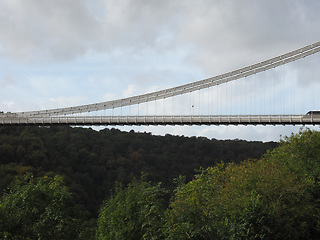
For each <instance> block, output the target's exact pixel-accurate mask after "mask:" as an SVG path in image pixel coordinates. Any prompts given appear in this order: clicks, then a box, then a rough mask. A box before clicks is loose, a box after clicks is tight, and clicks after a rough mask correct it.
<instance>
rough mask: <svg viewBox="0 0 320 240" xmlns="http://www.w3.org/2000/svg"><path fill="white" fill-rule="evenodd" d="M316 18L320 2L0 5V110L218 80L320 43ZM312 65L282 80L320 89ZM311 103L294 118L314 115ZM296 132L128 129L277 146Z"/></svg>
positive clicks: (59, 0) (46, 1) (116, 0)
mask: <svg viewBox="0 0 320 240" xmlns="http://www.w3.org/2000/svg"><path fill="white" fill-rule="evenodd" d="M319 12H320V1H319V0H281V1H279V0H261V1H256V0H241V1H240V0H197V1H195V0H183V1H182V0H180V1H178V0H161V1H156V0H148V1H147V0H55V1H52V0H41V1H39V0H0V110H1V111H11V112H14V111H28V110H37V109H49V108H56V107H67V106H73V105H80V104H88V103H95V102H101V101H106V100H113V99H117V98H122V97H128V96H131V95H136V94H141V93H146V92H150V91H154V90H160V89H164V88H168V87H174V86H178V85H181V84H185V83H189V82H192V81H196V80H201V79H204V78H208V77H212V76H214V75H217V74H222V73H224V72H227V71H231V70H235V69H237V68H240V67H244V66H247V65H250V64H254V63H256V62H259V61H263V60H265V59H268V58H271V57H274V56H277V55H280V54H283V53H286V52H288V51H291V50H295V49H297V48H300V47H303V46H305V45H308V44H311V43H314V42H317V41H319V40H320V39H319V36H320V14H319ZM317 55H319V54H317ZM319 60H320V57H319V56H316V57H314V58H313V59H312V61H309V62H308V61H306V62H302V63H297V64H292V65H291V67H289V68H286V69H285V70H282V72H281V73H280V75H282V78H286V77H288V76H289V77H290V76H291V78H294V79H296V82H295V84H296V85H297V86H300V87H301V88H303V89H306V90H304V91H309V90H310V89H320V85H319V81H320V80H319V76H320V74H318V73H319V69H317V68H316V67H315V64H313V65H312V64H310V62H313V63H314V62H316V61H318V62H319ZM310 65H311V66H310ZM288 69H289V70H288ZM292 76H294V77H292ZM264 78H265V79H267V77H266V76H265V75H264ZM274 81H278V80H274ZM291 84H292V83H291ZM282 85H283V87H284V88H286V87H287V88H288V85H287V84H286V83H283V84H282ZM260 86H261V83H260ZM295 91H297V90H295ZM260 95H261V94H260ZM279 95H283V93H281V94H279ZM318 100H319V101H320V99H319V98H317V97H314V96H313V105H312V106H305V108H302V110H301V111H302V112H301V113H304V112H305V111H306V110H312V109H310V108H316V109H320V106H319V104H317V102H319V101H318ZM291 104H292V105H293V103H291ZM305 105H307V103H305ZM283 108H285V107H283ZM299 127H300V126H296V127H291V126H279V127H273V126H270V127H265V126H255V127H254V126H247V127H246V126H228V127H226V126H206V127H198V126H185V127H167V126H164V127H135V128H134V129H135V130H137V131H147V132H152V133H153V134H166V133H169V134H174V135H185V136H204V137H208V138H217V139H235V138H239V139H247V140H259V141H270V140H274V141H278V140H279V139H280V135H288V134H290V133H291V132H293V131H294V132H297V131H298V130H299ZM131 128H132V127H125V128H121V129H125V130H130V129H131ZM318 129H319V127H318Z"/></svg>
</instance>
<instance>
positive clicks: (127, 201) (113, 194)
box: [0, 126, 320, 239]
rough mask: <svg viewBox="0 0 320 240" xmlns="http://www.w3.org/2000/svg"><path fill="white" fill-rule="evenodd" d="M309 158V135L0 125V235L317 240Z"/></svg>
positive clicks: (317, 146) (312, 154)
mask: <svg viewBox="0 0 320 240" xmlns="http://www.w3.org/2000/svg"><path fill="white" fill-rule="evenodd" d="M273 149H274V150H273ZM319 151H320V136H319V132H314V131H310V130H306V131H304V132H301V133H299V134H297V135H293V136H291V137H288V138H286V139H284V140H282V141H281V143H280V145H279V143H274V142H270V143H261V142H247V141H241V140H233V141H231V140H228V141H218V140H215V139H212V140H209V139H206V138H196V137H191V138H189V137H183V136H171V135H166V136H153V135H151V134H150V133H135V132H133V131H131V132H129V133H127V132H121V131H119V130H116V129H111V130H109V129H104V130H101V131H95V130H92V129H89V128H72V127H68V126H62V127H61V126H59V127H58V126H55V127H36V126H34V127H18V126H7V127H1V128H0V161H1V162H0V164H1V165H0V188H1V189H2V194H1V195H0V237H1V238H4V239H96V238H97V239H188V238H190V239H318V238H319V236H320V234H319V230H320V223H319V209H320V208H319V207H320V205H319V204H320V203H319V202H320V201H319V200H320V195H319V190H320V189H319V186H318V179H319V172H320V171H319V170H320V152H319ZM305 237H307V238H305Z"/></svg>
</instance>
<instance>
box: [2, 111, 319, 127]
mask: <svg viewBox="0 0 320 240" xmlns="http://www.w3.org/2000/svg"><path fill="white" fill-rule="evenodd" d="M56 124H68V125H79V126H84V125H102V126H103V125H104V126H116V125H320V114H318V115H313V116H310V115H229V116H228V115H193V116H184V115H176V116H74V115H69V116H50V117H48V116H36V117H19V116H9V117H8V116H6V117H5V116H3V117H0V125H56Z"/></svg>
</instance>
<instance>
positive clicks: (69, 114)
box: [0, 42, 320, 126]
mask: <svg viewBox="0 0 320 240" xmlns="http://www.w3.org/2000/svg"><path fill="white" fill-rule="evenodd" d="M319 51H320V42H316V43H313V44H311V45H308V46H305V47H302V48H300V49H297V50H294V51H291V52H288V53H285V54H282V55H279V56H277V57H274V58H271V59H268V60H265V61H262V62H259V63H256V64H253V65H250V66H246V67H243V68H240V69H237V70H234V71H230V72H227V73H225V74H221V75H217V76H214V77H211V78H207V79H203V80H200V81H196V82H192V83H188V84H184V85H181V86H177V87H172V88H168V89H164V90H160V91H155V92H151V93H146V94H141V95H136V96H132V97H127V98H121V99H116V100H111V101H105V102H100V103H94V104H87V105H79V106H72V107H63V108H55V109H45V110H37V111H25V112H0V124H1V125H51V124H69V125H105V126H107V125H239V124H242V125H248V124H252V125H296V124H297V125H300V124H301V125H309V124H311V125H319V124H320V111H319V108H320V107H319V102H320V99H319V96H318V95H320V94H319V88H318V91H317V90H316V89H317V88H316V86H313V87H311V88H309V90H307V92H306V93H303V91H302V90H300V89H296V85H297V84H296V82H297V76H296V71H295V68H294V67H292V64H294V63H296V62H300V61H305V59H308V58H311V57H312V56H314V55H316V53H318V52H319ZM281 68H282V70H281ZM279 69H280V70H279ZM279 75H280V76H279ZM309 77H310V74H309ZM281 78H283V79H284V80H281ZM312 78H313V82H312V84H319V81H317V80H315V79H316V76H312ZM300 88H303V87H302V86H300ZM280 89H281V91H282V92H281V91H280ZM310 89H311V92H310ZM298 105H299V106H298Z"/></svg>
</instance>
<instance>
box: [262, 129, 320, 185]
mask: <svg viewBox="0 0 320 240" xmlns="http://www.w3.org/2000/svg"><path fill="white" fill-rule="evenodd" d="M266 157H267V158H268V159H270V160H274V161H278V162H281V163H282V164H284V165H285V166H286V167H288V168H289V169H290V170H291V171H293V172H294V173H295V174H297V175H298V176H299V177H300V178H305V177H308V178H311V179H313V180H319V179H320V132H317V131H314V130H310V129H305V130H303V129H301V130H300V131H299V133H297V134H292V135H291V136H290V137H284V139H283V140H282V141H281V144H280V146H279V147H278V148H276V149H274V150H273V151H269V152H268V153H267V154H266Z"/></svg>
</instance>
